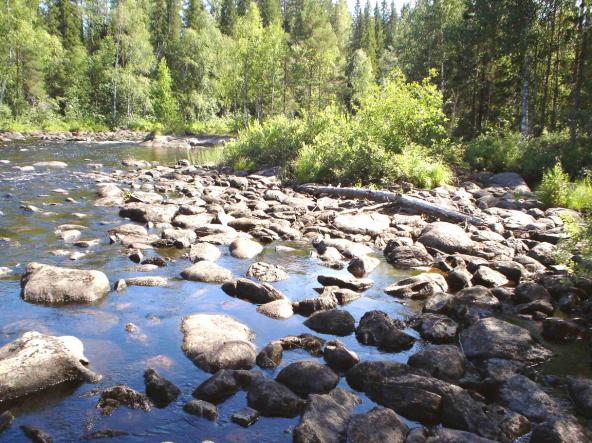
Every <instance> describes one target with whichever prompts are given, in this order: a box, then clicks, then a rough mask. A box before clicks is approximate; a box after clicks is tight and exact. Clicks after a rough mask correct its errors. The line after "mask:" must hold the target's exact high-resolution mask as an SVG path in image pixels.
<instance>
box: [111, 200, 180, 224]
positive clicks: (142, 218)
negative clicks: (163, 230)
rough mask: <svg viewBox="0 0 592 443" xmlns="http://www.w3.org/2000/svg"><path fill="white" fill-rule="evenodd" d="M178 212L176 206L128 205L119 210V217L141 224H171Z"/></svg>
mask: <svg viewBox="0 0 592 443" xmlns="http://www.w3.org/2000/svg"><path fill="white" fill-rule="evenodd" d="M178 210H179V207H178V206H176V205H161V204H152V203H128V204H126V205H125V206H124V207H122V208H121V209H120V210H119V216H120V217H127V218H129V219H130V220H133V221H136V222H141V223H148V222H152V223H170V222H171V221H172V220H173V217H174V216H175V214H176V213H177V211H178ZM181 227H182V228H184V227H185V226H181Z"/></svg>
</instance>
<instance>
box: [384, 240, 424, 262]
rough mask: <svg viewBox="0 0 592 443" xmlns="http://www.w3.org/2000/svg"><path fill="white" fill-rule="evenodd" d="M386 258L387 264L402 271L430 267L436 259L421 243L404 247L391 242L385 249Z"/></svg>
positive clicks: (398, 243) (396, 242)
mask: <svg viewBox="0 0 592 443" xmlns="http://www.w3.org/2000/svg"><path fill="white" fill-rule="evenodd" d="M384 256H385V258H386V261H387V262H389V263H390V264H391V265H393V266H394V267H395V268H401V269H408V268H415V267H418V266H428V265H431V264H432V263H433V262H434V258H433V257H432V256H431V255H430V254H429V253H428V251H427V250H426V248H425V246H424V245H422V244H421V243H415V244H414V245H404V244H400V242H398V241H393V240H391V241H389V242H388V243H387V245H386V248H384Z"/></svg>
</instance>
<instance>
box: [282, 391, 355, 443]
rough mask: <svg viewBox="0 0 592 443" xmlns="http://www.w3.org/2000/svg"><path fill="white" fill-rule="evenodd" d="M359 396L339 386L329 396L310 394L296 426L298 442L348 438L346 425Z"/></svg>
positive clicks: (330, 442)
mask: <svg viewBox="0 0 592 443" xmlns="http://www.w3.org/2000/svg"><path fill="white" fill-rule="evenodd" d="M358 403H360V400H359V398H358V397H357V396H356V395H355V394H353V393H351V392H348V391H345V390H344V389H341V388H337V389H334V390H333V391H331V392H330V393H329V394H326V395H318V394H313V395H311V396H310V398H309V401H308V403H307V404H306V407H305V408H304V412H303V414H302V418H301V420H300V423H299V424H298V425H297V426H296V427H295V428H294V434H293V441H294V442H296V443H313V442H326V443H339V442H343V441H345V439H346V433H347V425H348V422H349V419H350V416H351V413H352V410H353V408H354V406H356V405H357V404H358Z"/></svg>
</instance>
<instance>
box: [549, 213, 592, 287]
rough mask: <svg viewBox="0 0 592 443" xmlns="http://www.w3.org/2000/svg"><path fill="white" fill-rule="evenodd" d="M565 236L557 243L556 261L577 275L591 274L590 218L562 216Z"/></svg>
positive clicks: (591, 232) (587, 276) (591, 243)
mask: <svg viewBox="0 0 592 443" xmlns="http://www.w3.org/2000/svg"><path fill="white" fill-rule="evenodd" d="M562 219H563V222H564V223H565V231H566V233H567V235H568V236H567V238H566V239H565V240H562V241H561V242H560V243H559V245H558V246H559V247H558V252H557V261H558V262H560V263H563V264H564V265H566V266H567V267H568V269H569V270H570V271H571V272H572V273H573V274H575V275H576V276H578V277H584V278H590V276H592V218H590V216H589V215H587V216H585V217H583V218H579V217H578V218H574V217H572V216H569V215H565V216H563V217H562Z"/></svg>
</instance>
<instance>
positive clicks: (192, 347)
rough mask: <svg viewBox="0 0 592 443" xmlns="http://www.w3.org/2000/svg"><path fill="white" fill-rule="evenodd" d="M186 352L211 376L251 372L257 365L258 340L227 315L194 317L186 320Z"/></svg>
mask: <svg viewBox="0 0 592 443" xmlns="http://www.w3.org/2000/svg"><path fill="white" fill-rule="evenodd" d="M181 330H182V332H183V335H184V337H183V352H185V354H186V355H187V357H189V358H190V359H191V360H192V361H193V363H195V364H196V365H197V366H199V367H200V368H201V369H203V370H204V371H207V372H216V371H217V370H219V369H249V368H252V367H253V366H254V365H255V358H256V353H255V346H254V345H253V343H252V340H253V338H254V336H255V334H254V332H253V331H251V330H250V329H249V328H248V327H247V326H245V325H243V324H242V323H239V322H238V321H237V320H235V319H233V318H232V317H229V316H227V315H215V314H193V315H190V316H188V317H185V318H184V319H183V323H182V325H181Z"/></svg>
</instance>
